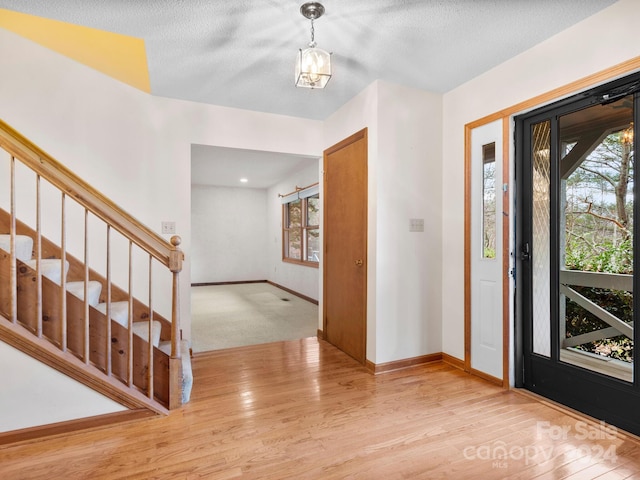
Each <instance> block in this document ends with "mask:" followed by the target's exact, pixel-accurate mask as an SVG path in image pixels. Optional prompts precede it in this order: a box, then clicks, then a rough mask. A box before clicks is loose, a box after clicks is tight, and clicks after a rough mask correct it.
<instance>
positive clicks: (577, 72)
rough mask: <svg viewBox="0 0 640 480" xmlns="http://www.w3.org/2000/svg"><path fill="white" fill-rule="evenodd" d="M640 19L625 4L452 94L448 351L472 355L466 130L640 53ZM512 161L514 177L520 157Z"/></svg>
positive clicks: (447, 129) (446, 205) (446, 210)
mask: <svg viewBox="0 0 640 480" xmlns="http://www.w3.org/2000/svg"><path fill="white" fill-rule="evenodd" d="M639 17H640V2H638V1H637V0H621V1H619V2H617V3H616V4H614V5H612V6H611V7H609V8H606V9H605V10H602V11H601V12H599V13H597V14H596V15H593V16H592V17H589V18H587V19H586V20H584V21H582V22H581V23H579V24H577V25H575V26H573V27H571V28H569V29H567V30H565V31H563V32H561V33H559V34H557V35H555V36H554V37H552V38H550V39H548V40H547V41H545V42H542V43H541V44H539V45H537V46H535V47H533V48H532V49H530V50H528V51H526V52H524V53H522V54H521V55H518V56H517V57H514V58H513V59H511V60H509V61H507V62H505V63H503V64H501V65H499V66H498V67H496V68H494V69H492V70H491V71H489V72H486V73H485V74H483V75H481V76H479V77H477V78H475V79H473V80H472V81H470V82H468V83H466V84H464V85H462V86H460V87H459V88H456V89H455V90H452V91H450V92H448V93H447V94H445V95H444V124H443V127H444V132H443V158H442V195H443V198H442V205H443V210H442V215H443V221H442V245H443V251H442V254H443V258H444V259H445V264H446V267H445V268H444V269H443V275H442V305H443V312H442V318H443V322H442V328H443V331H442V349H443V351H444V352H445V353H448V354H450V355H453V356H454V357H457V358H460V359H462V358H464V303H463V302H462V301H461V299H462V286H463V285H464V125H465V124H467V123H469V122H472V121H475V120H477V119H479V118H482V117H485V116H487V115H490V114H492V113H495V112H497V111H499V110H501V109H504V108H507V107H510V106H512V105H515V104H517V103H519V102H522V101H524V100H528V99H530V98H532V97H534V96H536V95H539V94H542V93H545V92H548V91H550V90H553V89H555V88H557V87H561V86H563V85H567V84H569V83H571V82H574V81H576V80H579V79H580V78H583V77H586V76H588V75H591V74H593V73H596V72H598V71H601V70H604V69H607V68H610V67H612V66H614V65H616V64H618V63H621V62H623V61H625V60H629V59H631V58H634V57H636V56H638V55H640V42H638V30H637V19H638V18H639ZM510 162H511V166H512V169H511V171H512V172H513V154H512V155H511V158H510ZM512 187H513V185H512ZM512 191H513V188H512Z"/></svg>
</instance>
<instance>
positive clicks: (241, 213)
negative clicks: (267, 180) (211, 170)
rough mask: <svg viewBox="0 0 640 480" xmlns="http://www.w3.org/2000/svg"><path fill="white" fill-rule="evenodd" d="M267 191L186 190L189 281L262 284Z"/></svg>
mask: <svg viewBox="0 0 640 480" xmlns="http://www.w3.org/2000/svg"><path fill="white" fill-rule="evenodd" d="M267 238H268V235H267V190H265V189H258V188H230V187H212V186H203V185H193V186H192V187H191V255H190V256H189V259H190V261H191V283H192V284H193V283H211V282H238V281H251V280H266V278H267V272H268V267H267V265H268V260H267V255H268V249H267V246H268V242H267Z"/></svg>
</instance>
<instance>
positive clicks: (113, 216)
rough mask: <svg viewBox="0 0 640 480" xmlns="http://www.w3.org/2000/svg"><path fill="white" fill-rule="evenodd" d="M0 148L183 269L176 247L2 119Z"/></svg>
mask: <svg viewBox="0 0 640 480" xmlns="http://www.w3.org/2000/svg"><path fill="white" fill-rule="evenodd" d="M0 147H2V148H3V149H4V150H6V151H7V152H8V153H9V154H11V155H13V156H14V157H16V158H17V159H18V160H20V161H21V162H22V163H24V164H25V165H27V166H28V167H29V168H31V169H32V170H33V171H34V172H36V173H37V174H38V175H40V176H41V177H42V178H44V179H46V180H47V181H48V182H49V183H51V184H52V185H54V186H55V187H57V188H58V189H59V190H60V191H62V192H64V193H65V194H67V195H69V196H70V197H71V198H73V199H74V200H75V201H76V202H78V203H79V204H80V205H82V206H83V207H85V208H86V209H87V210H89V211H90V212H91V213H93V214H94V215H96V216H97V217H98V218H100V219H102V220H103V221H104V222H105V223H107V224H108V225H111V226H112V227H113V228H115V229H116V230H117V231H118V232H120V233H121V234H122V235H124V236H125V237H126V238H127V239H129V240H131V241H132V242H134V243H135V244H136V245H138V246H139V247H141V248H142V249H144V250H145V251H147V253H149V254H150V255H152V256H153V257H154V258H156V259H157V260H158V261H159V262H160V263H162V264H163V265H165V266H166V267H167V268H169V269H170V270H171V271H172V272H179V271H181V270H182V260H183V255H182V252H179V251H177V248H176V247H175V246H173V245H172V244H171V243H169V242H168V241H166V240H165V239H164V238H162V237H161V236H160V235H158V234H157V233H156V232H154V231H153V230H151V229H149V228H148V227H146V226H145V225H143V224H142V223H141V222H140V221H138V220H136V219H135V218H134V217H132V216H131V215H129V214H128V213H127V212H125V211H124V210H122V209H121V208H120V207H118V206H117V205H116V204H115V203H114V202H112V201H111V200H110V199H108V198H107V197H106V196H105V195H103V194H102V193H100V192H99V191H97V190H96V189H95V188H93V187H92V186H91V185H89V184H88V183H87V182H85V181H84V180H82V179H81V178H80V177H78V176H77V175H75V174H74V173H73V172H71V171H70V170H69V169H68V168H67V167H65V166H64V165H62V164H61V163H60V162H58V161H57V160H56V159H54V158H53V157H52V156H51V155H49V154H48V153H46V152H45V151H43V150H42V149H40V148H39V147H37V146H36V145H34V144H33V143H32V142H31V141H29V140H28V139H27V138H26V137H24V136H23V135H22V134H20V133H19V132H18V131H16V130H14V129H13V128H11V127H10V126H9V125H7V124H6V123H5V122H4V121H2V120H0Z"/></svg>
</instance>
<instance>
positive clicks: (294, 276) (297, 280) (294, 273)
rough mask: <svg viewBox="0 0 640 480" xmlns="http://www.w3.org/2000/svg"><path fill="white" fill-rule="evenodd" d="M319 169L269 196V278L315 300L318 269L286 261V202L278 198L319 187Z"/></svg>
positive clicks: (298, 174)
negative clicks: (296, 190)
mask: <svg viewBox="0 0 640 480" xmlns="http://www.w3.org/2000/svg"><path fill="white" fill-rule="evenodd" d="M318 169H319V167H318V165H312V166H310V167H307V168H304V169H302V170H300V171H298V172H296V173H295V174H293V175H291V176H289V177H288V178H285V179H283V180H282V181H280V182H279V183H277V184H276V185H274V186H273V187H271V188H269V190H268V193H267V210H268V211H267V221H268V233H267V236H266V238H267V242H268V258H269V265H268V267H267V269H268V275H267V277H266V278H267V279H268V280H270V281H272V282H274V283H277V284H278V285H282V286H283V287H287V288H290V289H291V290H293V291H295V292H298V293H301V294H303V295H306V296H307V297H310V298H313V299H314V300H318V299H319V298H320V297H319V292H320V287H319V283H320V282H319V278H320V277H319V271H318V269H317V268H314V267H308V266H306V265H297V264H293V263H287V262H283V261H282V202H281V201H280V197H279V196H278V194H286V193H291V192H293V191H295V189H296V187H306V186H307V185H311V184H313V183H317V182H318V178H319V170H318ZM319 328H321V326H320V327H319Z"/></svg>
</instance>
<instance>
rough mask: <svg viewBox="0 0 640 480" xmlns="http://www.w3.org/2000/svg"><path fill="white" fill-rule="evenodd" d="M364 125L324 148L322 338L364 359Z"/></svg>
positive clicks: (365, 207) (365, 169) (358, 358)
mask: <svg viewBox="0 0 640 480" xmlns="http://www.w3.org/2000/svg"><path fill="white" fill-rule="evenodd" d="M367 183H368V182H367V129H364V130H361V131H360V132H358V133H356V134H354V135H352V136H351V137H349V138H346V139H345V140H343V141H341V142H340V143H338V144H336V145H334V146H333V147H331V148H329V149H327V150H325V152H324V264H323V267H324V271H323V288H324V319H323V330H324V338H325V340H326V341H328V342H329V343H331V344H333V345H335V346H336V347H338V348H339V349H340V350H342V351H343V352H345V353H347V354H349V355H351V356H352V357H353V358H355V359H356V360H358V361H359V362H361V363H362V364H364V363H365V360H366V331H367V330H366V318H367V317H366V313H367V309H366V305H367Z"/></svg>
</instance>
